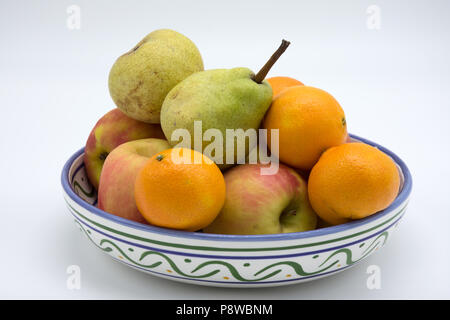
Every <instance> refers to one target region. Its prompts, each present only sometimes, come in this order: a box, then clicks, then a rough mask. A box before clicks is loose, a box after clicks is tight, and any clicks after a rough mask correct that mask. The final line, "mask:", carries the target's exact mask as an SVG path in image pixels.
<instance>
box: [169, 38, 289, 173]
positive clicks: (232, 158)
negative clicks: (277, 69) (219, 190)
mask: <svg viewBox="0 0 450 320" xmlns="http://www.w3.org/2000/svg"><path fill="white" fill-rule="evenodd" d="M288 45H289V42H288V41H285V40H283V42H282V45H281V46H280V47H279V48H278V50H277V51H276V52H275V53H274V54H273V55H272V57H271V58H270V60H269V61H268V62H267V63H266V64H265V65H264V67H263V68H262V69H261V70H260V71H259V72H258V73H257V74H256V75H255V74H254V73H253V72H252V71H251V70H250V69H248V68H232V69H213V70H206V71H201V72H197V73H194V74H192V75H191V76H189V77H187V78H186V79H184V80H183V81H181V82H180V83H179V84H177V85H176V86H175V87H174V88H173V89H172V90H171V91H170V92H169V93H168V94H167V96H166V99H165V100H164V103H163V106H162V109H161V127H162V129H163V132H164V134H165V136H166V138H167V140H168V141H169V143H170V144H171V145H172V146H183V147H188V148H191V149H194V150H197V151H200V152H203V153H204V154H205V155H206V156H208V157H210V158H211V159H212V160H213V161H214V162H215V163H216V164H217V165H218V166H219V168H220V169H226V168H228V167H230V166H232V165H234V164H238V163H244V162H245V158H246V157H247V156H248V154H249V151H250V150H251V149H253V148H254V147H255V144H256V143H257V136H258V132H257V129H258V128H259V127H260V123H261V120H262V119H263V117H264V115H265V113H266V111H267V109H268V108H269V107H270V104H271V102H272V88H271V86H270V84H269V83H268V82H267V81H264V78H265V76H266V75H267V73H268V72H269V70H270V68H271V67H272V65H273V64H274V63H275V61H276V60H277V59H278V58H279V57H280V56H281V54H282V53H283V52H284V50H286V48H287V47H288ZM179 129H181V130H179ZM249 129H250V130H249ZM199 139H200V140H199ZM180 140H182V141H181V142H180Z"/></svg>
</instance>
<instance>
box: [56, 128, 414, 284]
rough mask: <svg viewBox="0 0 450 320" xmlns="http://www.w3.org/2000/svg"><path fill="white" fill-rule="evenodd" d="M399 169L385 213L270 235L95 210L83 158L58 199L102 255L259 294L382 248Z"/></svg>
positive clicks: (406, 185)
mask: <svg viewBox="0 0 450 320" xmlns="http://www.w3.org/2000/svg"><path fill="white" fill-rule="evenodd" d="M352 139H353V140H359V141H362V142H365V143H368V144H370V145H372V146H375V147H377V148H379V149H380V150H382V151H383V152H385V153H386V154H388V155H389V156H390V157H391V158H392V159H393V160H394V161H395V162H396V164H397V166H398V168H399V172H400V176H401V180H402V184H401V190H400V191H399V194H398V196H397V198H396V199H395V200H394V202H393V203H392V204H391V205H390V206H389V207H388V208H387V209H385V210H383V211H380V212H377V213H376V214H374V215H371V216H369V217H367V218H364V219H361V220H355V221H352V222H349V223H345V224H341V225H338V226H332V227H326V228H321V229H316V230H312V231H305V232H297V233H284V234H272V235H247V236H245V235H218V234H207V233H201V232H186V231H177V230H171V229H165V228H159V227H155V226H150V225H145V224H140V223H137V222H134V221H130V220H127V219H123V218H120V217H117V216H115V215H112V214H109V213H107V212H105V211H102V210H100V209H98V208H97V207H96V202H97V196H96V193H95V191H94V189H93V188H92V186H91V185H90V184H89V182H88V179H87V176H86V172H85V170H84V164H83V151H84V149H81V150H79V151H77V152H76V153H75V154H74V155H73V156H72V157H70V159H69V160H68V161H67V163H66V164H65V166H64V168H63V171H62V177H61V180H62V186H63V190H64V199H65V201H66V203H67V207H68V209H69V211H70V214H71V216H72V218H73V219H74V221H75V223H76V225H77V226H78V227H79V228H80V229H81V230H82V231H83V233H84V234H85V235H86V236H87V237H88V239H89V240H90V242H92V244H93V245H95V246H96V247H97V248H99V249H100V250H101V251H103V252H105V253H107V254H108V255H110V256H111V257H112V258H113V259H115V260H118V261H120V262H122V263H124V264H126V265H128V266H130V267H132V268H135V269H137V270H140V271H144V272H147V273H150V274H153V275H156V276H159V277H163V278H167V279H170V280H176V281H183V282H189V283H194V284H200V285H209V286H235V287H263V286H276V285H286V284H293V283H298V282H303V281H309V280H314V279H318V278H321V277H324V276H328V275H332V274H335V273H337V272H340V271H343V270H345V269H348V268H349V267H351V266H352V265H354V264H355V263H357V262H359V261H361V260H363V259H364V258H366V257H368V256H369V255H370V254H372V253H373V252H375V251H376V250H378V249H379V248H381V247H382V246H384V245H385V244H386V242H387V240H388V239H390V238H391V235H392V233H393V232H394V230H395V229H396V227H397V225H398V223H399V221H400V219H401V218H402V217H403V215H404V214H405V210H406V206H407V204H408V200H409V197H410V194H411V187H412V179H411V174H410V172H409V170H408V168H407V166H406V165H405V163H404V162H403V161H402V160H401V159H400V158H399V157H398V156H396V155H395V154H394V153H392V152H391V151H389V150H387V149H386V148H384V147H382V146H380V145H378V144H376V143H373V142H371V141H367V140H366V139H363V138H359V137H356V136H353V135H352Z"/></svg>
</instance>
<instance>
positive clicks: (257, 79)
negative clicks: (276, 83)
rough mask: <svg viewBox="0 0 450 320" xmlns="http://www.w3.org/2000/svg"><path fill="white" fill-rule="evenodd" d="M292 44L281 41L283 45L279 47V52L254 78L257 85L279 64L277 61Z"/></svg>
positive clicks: (274, 54) (275, 53) (276, 52)
mask: <svg viewBox="0 0 450 320" xmlns="http://www.w3.org/2000/svg"><path fill="white" fill-rule="evenodd" d="M290 44H291V43H290V42H289V41H286V40H284V39H283V40H282V41H281V45H280V46H279V47H278V49H277V51H275V52H274V53H273V55H272V56H271V57H270V59H269V60H268V61H267V62H266V64H265V65H264V66H263V67H262V68H261V70H259V72H258V73H257V74H256V75H255V76H254V77H253V81H255V82H256V83H261V82H263V80H264V79H265V77H266V76H267V74H268V73H269V71H270V69H271V68H272V66H273V65H274V64H275V62H277V60H278V59H279V58H280V57H281V55H282V54H283V53H284V51H286V49H287V47H289V45H290Z"/></svg>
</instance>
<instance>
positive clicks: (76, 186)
mask: <svg viewBox="0 0 450 320" xmlns="http://www.w3.org/2000/svg"><path fill="white" fill-rule="evenodd" d="M73 189H74V190H76V189H79V190H80V191H81V192H82V193H83V194H84V195H85V196H86V197H88V198H93V197H94V196H95V189H94V188H91V191H86V190H84V189H83V187H82V186H81V185H80V184H79V183H78V181H74V182H73Z"/></svg>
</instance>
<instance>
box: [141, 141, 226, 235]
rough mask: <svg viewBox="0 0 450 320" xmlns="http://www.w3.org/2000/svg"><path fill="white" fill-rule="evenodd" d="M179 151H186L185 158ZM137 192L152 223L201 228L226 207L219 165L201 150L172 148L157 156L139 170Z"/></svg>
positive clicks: (142, 207) (163, 225)
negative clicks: (181, 157) (181, 156)
mask: <svg viewBox="0 0 450 320" xmlns="http://www.w3.org/2000/svg"><path fill="white" fill-rule="evenodd" d="M179 152H183V153H184V156H185V157H186V158H184V161H183V159H180V158H179V157H178V155H179ZM180 162H181V163H180ZM134 195H135V200H136V205H137V207H138V209H139V211H140V213H141V214H142V216H143V217H144V218H145V219H146V220H147V221H148V222H149V223H150V224H152V225H155V226H160V227H166V228H172V229H179V230H187V231H197V230H200V229H202V228H204V227H206V226H207V225H209V224H210V223H211V222H212V221H213V220H214V219H215V218H216V217H217V215H218V214H219V212H220V210H221V209H222V206H223V204H224V202H225V180H224V177H223V175H222V172H221V171H220V169H219V168H218V167H217V165H216V164H215V163H214V162H212V161H211V160H210V159H209V158H207V157H206V156H203V155H202V154H201V153H199V152H197V151H193V150H190V149H184V148H183V149H182V148H179V149H168V150H165V151H163V152H160V153H158V154H156V155H155V156H153V157H152V158H151V159H150V160H149V161H148V162H147V164H146V165H145V166H144V167H143V168H142V170H141V171H140V172H139V174H138V176H137V178H136V184H135V189H134Z"/></svg>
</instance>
